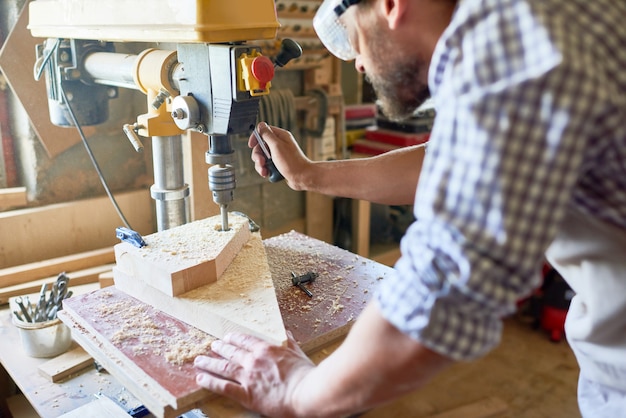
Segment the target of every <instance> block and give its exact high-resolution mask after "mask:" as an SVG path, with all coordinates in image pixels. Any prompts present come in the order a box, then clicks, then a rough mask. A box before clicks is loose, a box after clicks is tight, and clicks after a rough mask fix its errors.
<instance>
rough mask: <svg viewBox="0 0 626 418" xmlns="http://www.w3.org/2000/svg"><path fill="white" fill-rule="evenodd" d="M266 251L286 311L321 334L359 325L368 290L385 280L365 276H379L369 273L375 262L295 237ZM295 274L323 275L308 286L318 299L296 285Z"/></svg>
mask: <svg viewBox="0 0 626 418" xmlns="http://www.w3.org/2000/svg"><path fill="white" fill-rule="evenodd" d="M265 251H266V253H267V257H268V261H269V265H270V268H271V271H272V277H273V278H274V286H275V288H276V293H277V295H281V301H280V304H281V310H283V312H289V314H290V315H291V316H292V317H296V318H301V320H297V321H296V322H297V324H304V323H311V324H312V327H313V329H315V330H317V329H325V328H328V329H331V328H333V327H337V326H338V325H341V324H348V323H351V322H352V321H354V320H355V319H356V318H355V314H354V313H355V312H357V313H358V312H360V311H361V310H362V308H363V307H364V306H365V304H366V303H367V302H368V300H369V299H370V297H371V296H370V295H369V294H368V290H367V289H368V287H375V283H376V282H377V281H378V280H381V279H382V278H383V277H379V276H367V275H366V276H362V273H363V272H366V271H373V269H372V270H369V269H368V266H371V265H373V264H374V263H373V262H372V261H370V260H367V259H365V258H363V257H360V256H358V255H356V254H353V253H350V252H348V251H345V250H341V249H339V248H337V247H331V246H328V245H327V244H325V243H322V242H317V241H315V240H311V239H304V238H299V236H298V235H297V234H295V233H288V234H284V235H282V236H277V237H272V238H271V239H269V240H267V241H266V242H265ZM357 271H358V273H357ZM291 272H294V273H295V274H296V275H302V274H306V273H307V272H315V273H317V274H318V277H317V278H316V279H315V281H314V282H313V283H308V284H305V286H306V287H307V288H308V289H309V290H310V291H311V292H312V293H313V297H311V298H308V297H307V296H305V295H304V293H303V292H302V290H301V289H299V288H298V287H296V286H294V285H293V283H292V280H291ZM312 315H313V316H312ZM297 324H296V325H294V327H295V328H298V327H299V326H298V325H297Z"/></svg>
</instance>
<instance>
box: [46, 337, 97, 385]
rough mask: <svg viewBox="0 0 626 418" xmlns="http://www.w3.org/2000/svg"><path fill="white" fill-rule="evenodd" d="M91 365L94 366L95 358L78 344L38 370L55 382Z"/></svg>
mask: <svg viewBox="0 0 626 418" xmlns="http://www.w3.org/2000/svg"><path fill="white" fill-rule="evenodd" d="M89 366H93V358H92V357H91V356H90V355H89V354H88V353H87V352H86V351H85V350H84V349H83V348H82V347H81V346H77V347H76V348H74V349H73V350H70V351H66V352H65V353H63V354H61V355H59V356H57V357H55V358H53V359H51V360H48V361H46V362H45V363H43V364H41V365H40V366H39V367H38V370H39V373H40V374H41V375H42V376H44V377H47V378H48V379H50V381H51V382H53V383H55V382H58V381H61V380H63V379H65V378H66V377H68V376H70V375H72V374H74V373H76V372H79V371H81V370H83V369H86V368H87V367H89Z"/></svg>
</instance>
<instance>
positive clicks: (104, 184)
mask: <svg viewBox="0 0 626 418" xmlns="http://www.w3.org/2000/svg"><path fill="white" fill-rule="evenodd" d="M59 87H60V90H61V96H63V100H64V101H65V103H66V104H67V111H68V113H69V114H70V117H71V118H72V122H73V123H74V126H76V129H77V130H78V134H79V135H80V139H81V140H82V141H83V145H85V149H87V154H89V158H90V159H91V162H92V164H93V166H94V168H95V169H96V172H97V173H98V177H99V178H100V182H102V186H104V190H105V191H106V193H107V195H108V196H109V199H110V200H111V203H112V204H113V207H114V208H115V210H116V211H117V214H118V215H119V217H120V219H121V220H122V222H123V223H124V225H125V226H126V228H128V229H131V230H132V228H131V227H130V225H129V223H128V221H127V220H126V217H125V216H124V214H123V213H122V209H120V207H119V205H118V204H117V201H116V200H115V197H114V196H113V194H112V193H111V190H110V189H109V185H108V184H107V182H106V180H105V178H104V175H103V174H102V170H100V166H99V165H98V161H96V157H95V156H94V154H93V152H92V150H91V147H90V146H89V143H88V142H87V138H86V137H85V134H84V133H83V129H82V128H81V126H80V124H79V123H78V120H77V119H76V115H75V114H74V111H73V110H72V106H70V102H69V100H67V96H66V95H65V89H64V88H63V83H59Z"/></svg>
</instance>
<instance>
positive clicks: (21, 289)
mask: <svg viewBox="0 0 626 418" xmlns="http://www.w3.org/2000/svg"><path fill="white" fill-rule="evenodd" d="M112 268H113V264H106V265H103V266H97V267H92V268H88V269H85V270H79V271H73V272H70V273H68V274H67V276H68V277H69V279H70V280H69V282H68V285H69V286H72V287H73V286H80V285H84V284H89V283H97V282H98V280H99V277H100V275H101V274H102V273H104V272H110V271H111V270H112ZM56 279H57V276H52V277H48V278H45V279H40V280H33V281H29V282H25V283H22V284H18V285H15V286H8V287H3V288H0V304H4V303H8V302H9V299H10V298H12V297H14V296H23V295H28V294H31V293H38V292H39V291H40V290H41V286H42V285H43V284H51V283H54V282H55V281H56Z"/></svg>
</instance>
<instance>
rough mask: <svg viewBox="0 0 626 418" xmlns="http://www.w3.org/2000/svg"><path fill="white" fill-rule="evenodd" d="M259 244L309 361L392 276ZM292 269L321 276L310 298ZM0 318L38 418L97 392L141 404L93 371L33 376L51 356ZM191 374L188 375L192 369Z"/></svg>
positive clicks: (234, 411) (10, 367)
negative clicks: (53, 378)
mask: <svg viewBox="0 0 626 418" xmlns="http://www.w3.org/2000/svg"><path fill="white" fill-rule="evenodd" d="M264 244H265V248H266V252H267V256H268V262H269V265H270V269H271V270H272V277H273V279H274V281H275V290H276V292H277V299H278V303H279V307H280V309H281V313H282V315H283V320H284V322H285V327H286V328H287V329H288V330H290V331H292V333H293V334H294V337H295V338H296V340H297V341H298V342H300V343H301V346H303V349H305V351H306V352H307V353H308V354H309V355H310V356H311V358H312V359H313V360H314V361H320V360H321V359H323V358H324V357H326V356H327V355H328V354H329V353H330V352H332V350H333V349H334V348H335V347H336V345H337V344H338V343H339V341H340V340H341V339H342V337H343V336H344V335H345V334H346V333H347V331H348V329H349V327H350V326H351V324H352V323H353V322H354V320H355V319H356V317H357V316H358V314H359V313H360V312H361V310H362V309H363V308H364V307H365V305H366V303H367V301H368V300H369V299H370V297H371V295H372V293H373V290H374V289H375V286H376V284H377V282H378V281H380V280H384V278H385V277H386V276H387V275H388V274H390V272H391V268H390V267H388V266H384V265H382V264H379V263H375V262H373V261H371V260H368V259H365V258H363V257H360V256H358V255H356V254H353V253H350V252H348V251H345V250H342V249H340V248H338V247H334V246H331V245H329V244H326V243H324V242H322V241H319V240H315V239H313V238H310V237H307V236H305V235H303V234H299V233H297V232H290V233H287V234H283V235H281V236H277V237H273V238H270V239H267V240H265V241H264ZM285 260H287V261H288V262H287V263H286V262H285ZM294 268H295V269H296V270H298V271H304V270H308V269H316V271H318V272H319V274H320V277H318V279H316V281H315V282H314V283H312V284H311V285H310V286H309V288H310V289H311V291H312V292H313V294H314V295H315V296H314V297H313V298H309V297H308V296H307V295H306V294H304V293H303V292H302V291H301V290H300V289H299V288H297V287H295V286H293V285H291V283H290V280H289V277H290V276H289V273H290V270H291V269H294ZM285 283H287V285H286V284H285ZM107 289H109V288H106V289H96V290H93V289H91V290H90V291H89V292H88V293H86V294H84V295H80V296H78V298H81V297H83V298H85V299H84V300H85V301H86V302H85V303H86V304H88V302H87V301H88V299H89V297H91V295H97V294H98V293H99V292H100V293H102V292H105V291H106V292H112V294H115V295H118V296H120V294H122V296H120V297H125V296H124V295H123V292H121V291H119V290H117V289H116V288H111V289H109V290H107ZM85 309H88V308H85ZM85 316H88V315H85ZM0 320H1V322H0V337H1V338H0V362H1V363H2V365H3V366H4V367H5V369H6V371H7V372H8V373H9V375H10V376H11V377H12V378H13V380H14V381H15V383H16V384H17V386H18V387H19V388H20V390H21V391H22V393H23V394H24V395H25V396H26V398H27V399H28V401H29V402H30V403H31V405H32V406H33V407H34V408H35V410H36V411H37V413H39V414H40V415H41V416H43V417H58V416H61V415H63V414H64V413H67V412H68V411H72V410H75V409H76V408H79V407H81V406H83V405H86V404H89V403H90V402H93V401H94V400H95V399H96V398H95V396H94V395H95V394H98V393H100V394H102V395H103V396H106V397H109V398H112V399H113V400H115V401H116V402H117V403H121V404H124V405H125V406H126V407H127V409H131V408H134V407H136V406H138V404H141V402H140V401H139V400H138V398H137V397H136V396H134V395H133V394H131V393H130V391H129V390H127V388H126V387H125V386H124V385H122V384H121V383H120V380H119V379H118V378H116V377H114V376H113V375H111V374H109V373H108V372H107V371H104V370H103V371H98V370H96V369H95V368H94V367H89V368H87V369H86V370H85V371H83V372H80V373H79V374H77V375H74V376H71V377H70V378H68V379H66V380H64V381H61V382H60V383H52V382H50V381H49V380H47V379H46V378H44V377H43V376H41V375H40V374H39V372H38V367H39V366H40V365H42V364H43V363H45V362H46V361H48V360H49V359H38V358H31V357H28V356H26V355H25V354H24V353H23V352H22V350H20V348H21V347H20V340H19V335H18V330H17V328H16V327H15V326H14V325H13V324H12V323H11V314H10V312H9V309H8V307H4V308H2V309H0ZM74 344H76V343H74ZM85 348H87V347H85ZM87 351H89V350H87ZM130 356H131V357H132V355H130ZM188 371H189V374H191V375H192V376H193V370H192V369H189V370H188ZM113 374H115V373H113ZM192 380H193V378H192ZM139 397H141V396H139ZM199 407H200V408H201V409H202V411H203V412H207V413H209V412H210V416H212V417H218V416H219V417H222V416H223V417H241V416H250V414H249V413H247V412H246V411H244V410H242V409H241V408H240V407H238V406H237V405H234V404H233V403H232V402H230V401H228V400H226V399H223V398H219V397H215V396H212V397H211V398H210V400H207V401H206V402H205V405H202V404H200V405H199Z"/></svg>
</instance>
